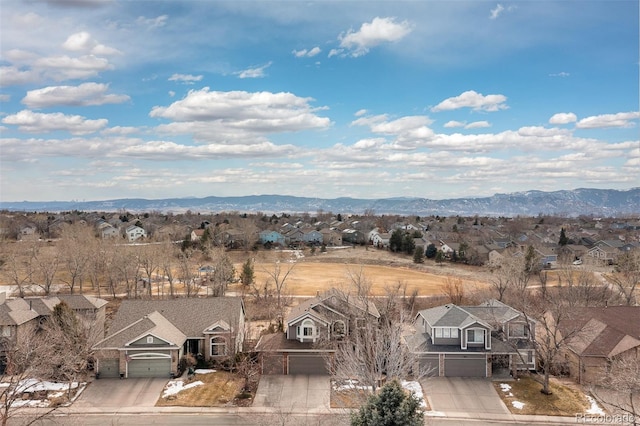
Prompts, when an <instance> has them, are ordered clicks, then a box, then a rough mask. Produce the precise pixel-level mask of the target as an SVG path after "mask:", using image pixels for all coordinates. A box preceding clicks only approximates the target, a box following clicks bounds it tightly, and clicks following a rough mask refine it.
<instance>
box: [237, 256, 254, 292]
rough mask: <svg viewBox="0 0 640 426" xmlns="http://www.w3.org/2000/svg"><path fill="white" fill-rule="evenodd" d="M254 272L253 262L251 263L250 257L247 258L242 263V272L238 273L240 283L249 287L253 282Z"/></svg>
mask: <svg viewBox="0 0 640 426" xmlns="http://www.w3.org/2000/svg"><path fill="white" fill-rule="evenodd" d="M253 280H254V273H253V264H252V263H251V259H247V261H246V262H244V264H243V265H242V272H241V273H240V281H241V282H242V285H244V286H247V287H249V286H250V285H251V284H253Z"/></svg>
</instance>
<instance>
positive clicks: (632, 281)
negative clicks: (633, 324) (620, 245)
mask: <svg viewBox="0 0 640 426" xmlns="http://www.w3.org/2000/svg"><path fill="white" fill-rule="evenodd" d="M607 278H608V279H609V280H610V281H611V282H612V283H613V284H614V285H615V286H616V288H617V289H618V291H619V292H620V294H621V295H622V296H623V297H624V300H625V303H626V304H627V305H628V306H632V305H634V304H635V302H636V292H637V290H638V288H639V287H640V250H637V249H636V250H633V251H628V252H625V253H624V254H622V255H620V256H619V257H618V265H617V266H616V270H615V272H614V273H613V274H611V275H608V276H607Z"/></svg>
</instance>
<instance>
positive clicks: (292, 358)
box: [256, 289, 380, 374]
mask: <svg viewBox="0 0 640 426" xmlns="http://www.w3.org/2000/svg"><path fill="white" fill-rule="evenodd" d="M379 318H380V313H379V312H378V309H377V308H376V307H375V305H374V304H373V303H371V302H369V301H364V300H362V299H360V298H357V297H355V296H353V295H349V294H347V293H344V292H342V291H339V290H336V289H330V290H328V291H326V292H325V293H322V294H319V295H317V296H316V297H314V298H311V299H307V300H305V301H304V302H301V303H300V304H299V305H297V306H295V307H294V308H293V309H292V310H291V312H290V314H289V315H288V316H287V318H286V320H285V324H284V328H285V332H284V333H275V334H270V335H265V336H262V337H261V339H260V341H259V342H258V344H257V346H256V350H257V351H258V352H260V353H261V360H262V361H261V362H262V372H263V374H327V373H328V369H327V360H328V359H330V358H331V354H332V353H333V352H334V345H335V344H336V343H337V342H339V341H341V340H343V339H344V338H345V337H347V336H348V335H350V334H351V333H352V332H353V331H354V330H355V329H356V328H358V327H363V326H364V324H366V323H367V322H371V321H373V322H376V323H377V321H378V320H379Z"/></svg>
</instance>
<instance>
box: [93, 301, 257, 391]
mask: <svg viewBox="0 0 640 426" xmlns="http://www.w3.org/2000/svg"><path fill="white" fill-rule="evenodd" d="M244 336H245V309H244V303H243V302H242V299H241V298H239V297H214V298H197V299H196V298H184V299H173V300H132V299H129V300H123V301H122V304H121V305H120V308H119V309H118V312H117V314H116V316H115V318H114V319H113V322H112V324H111V326H110V328H109V330H108V333H107V336H106V337H105V338H104V339H103V340H102V341H100V342H98V343H97V344H96V345H95V346H94V350H95V354H96V359H97V365H96V370H97V373H98V374H99V375H100V377H122V378H133V377H170V376H171V375H176V374H178V363H179V360H180V358H181V357H182V356H183V355H185V354H188V353H189V354H193V355H194V356H196V357H198V358H200V359H203V360H205V361H209V360H212V361H217V360H225V359H227V358H228V357H230V356H234V355H235V354H236V353H237V352H240V351H242V349H243V344H244Z"/></svg>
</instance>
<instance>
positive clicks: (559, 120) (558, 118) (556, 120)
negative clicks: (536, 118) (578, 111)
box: [549, 112, 578, 124]
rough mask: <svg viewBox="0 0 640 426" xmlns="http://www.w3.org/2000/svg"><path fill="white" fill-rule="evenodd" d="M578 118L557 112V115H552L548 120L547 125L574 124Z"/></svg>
mask: <svg viewBox="0 0 640 426" xmlns="http://www.w3.org/2000/svg"><path fill="white" fill-rule="evenodd" d="M577 119H578V117H576V115H575V114H574V113H572V112H559V113H557V114H553V116H552V117H551V118H550V119H549V124H569V123H575V122H576V120H577Z"/></svg>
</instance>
